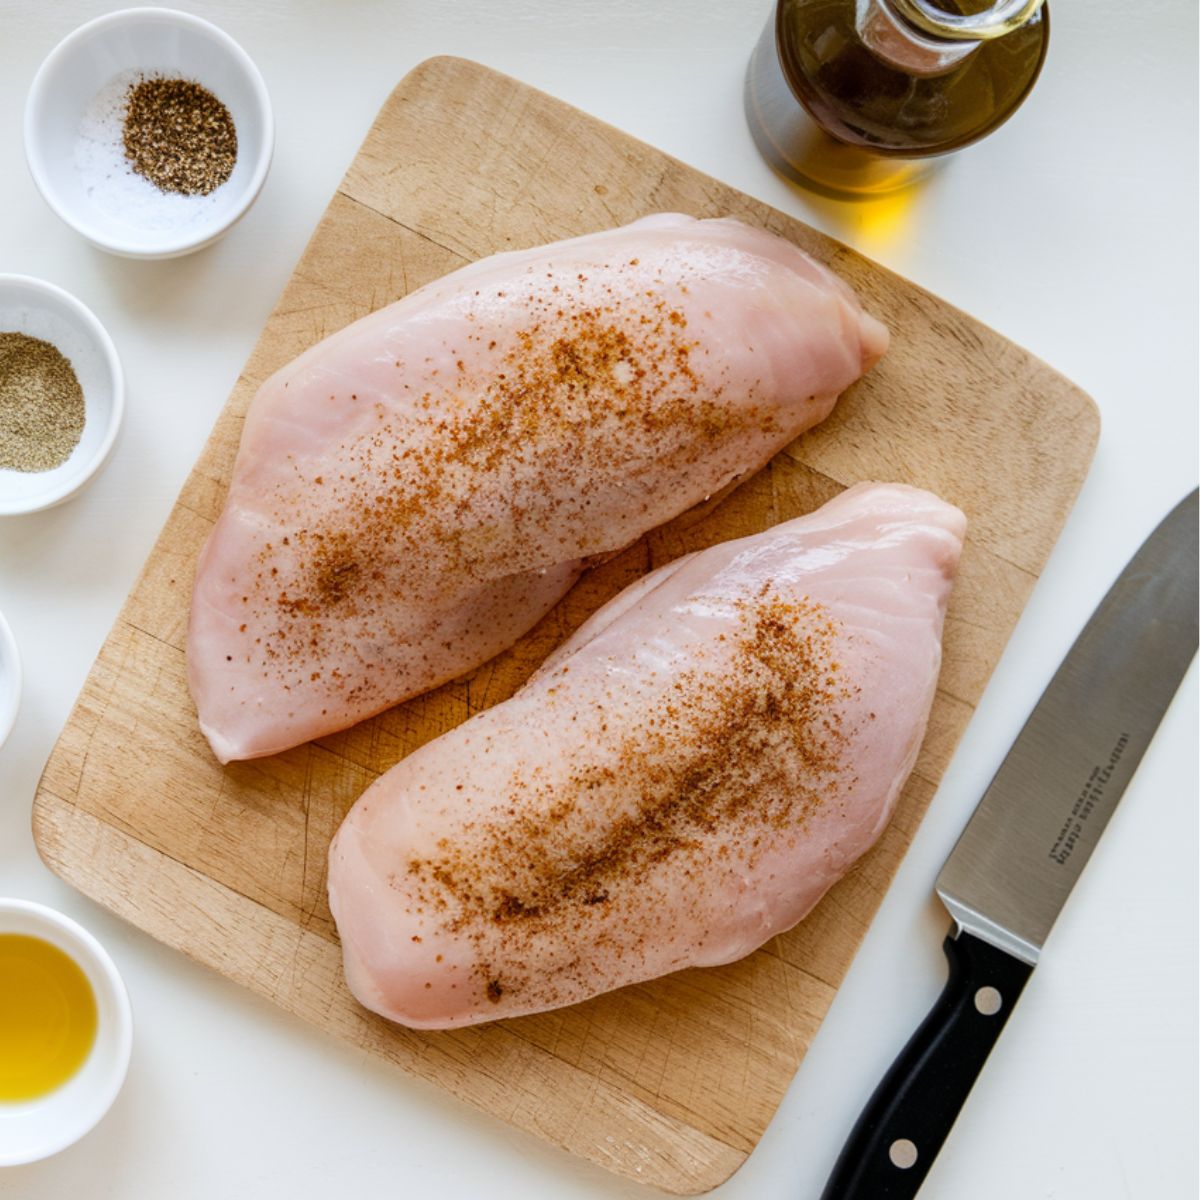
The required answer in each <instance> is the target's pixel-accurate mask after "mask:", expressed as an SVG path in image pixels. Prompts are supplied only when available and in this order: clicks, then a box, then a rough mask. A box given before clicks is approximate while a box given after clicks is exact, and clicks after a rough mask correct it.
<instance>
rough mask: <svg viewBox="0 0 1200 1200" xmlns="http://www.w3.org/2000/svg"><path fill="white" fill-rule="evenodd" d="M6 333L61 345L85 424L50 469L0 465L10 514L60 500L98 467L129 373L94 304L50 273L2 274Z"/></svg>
mask: <svg viewBox="0 0 1200 1200" xmlns="http://www.w3.org/2000/svg"><path fill="white" fill-rule="evenodd" d="M0 333H21V334H24V335H25V336H26V337H31V338H37V339H39V340H40V341H43V342H49V343H50V344H51V345H52V346H55V347H57V348H58V350H59V352H60V353H61V354H62V356H63V357H64V358H65V359H66V360H67V361H68V362H69V363H70V364H71V370H72V371H73V372H74V373H75V378H76V379H78V380H79V386H80V388H81V389H82V391H83V406H84V418H83V432H82V434H81V435H80V438H79V442H78V444H77V445H76V446H75V448H74V449H73V450H72V451H71V453H70V455H69V457H68V458H67V460H66V461H65V462H63V463H62V464H61V465H60V466H57V467H53V468H52V469H50V470H48V471H18V470H13V469H9V468H5V467H2V466H0V517H4V516H14V515H16V514H19V513H31V512H38V511H40V510H41V509H43V508H51V507H53V506H54V505H56V504H61V503H62V502H63V501H64V500H67V499H68V498H70V497H71V496H73V495H75V493H76V492H78V491H79V490H80V489H81V488H82V487H83V486H84V484H86V483H87V482H88V481H89V480H90V479H91V478H92V477H93V476H94V475H95V474H96V472H97V471H98V470H99V469H100V467H101V466H102V465H103V464H104V462H105V460H106V459H107V458H108V456H109V453H110V452H111V451H112V448H113V444H114V443H115V441H116V438H117V430H118V429H119V428H120V425H121V418H122V416H123V414H124V411H125V376H124V373H123V372H122V370H121V360H120V359H119V358H118V357H117V350H116V347H115V346H114V345H113V343H112V338H110V337H109V336H108V333H107V332H106V331H105V329H104V326H103V325H101V324H100V322H99V321H98V320H97V319H96V317H95V314H94V313H93V312H92V311H91V309H89V308H88V307H86V305H84V304H82V303H81V302H80V301H78V300H76V299H75V297H74V296H72V295H71V294H70V293H68V292H64V291H63V290H62V288H60V287H55V286H54V284H52V283H46V282H45V281H44V280H41V279H33V278H31V277H30V276H28V275H0ZM0 416H2V414H0Z"/></svg>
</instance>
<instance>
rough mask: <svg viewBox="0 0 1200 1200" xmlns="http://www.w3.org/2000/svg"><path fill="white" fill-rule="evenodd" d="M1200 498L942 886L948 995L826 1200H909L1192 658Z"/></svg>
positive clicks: (1168, 535)
mask: <svg viewBox="0 0 1200 1200" xmlns="http://www.w3.org/2000/svg"><path fill="white" fill-rule="evenodd" d="M1198 539H1200V509H1198V504H1197V492H1196V491H1193V492H1192V493H1191V495H1190V496H1188V497H1187V498H1186V499H1184V500H1182V501H1181V502H1180V503H1179V504H1178V505H1177V506H1176V507H1175V508H1174V509H1173V510H1172V511H1171V512H1170V513H1169V514H1168V515H1167V516H1166V517H1165V518H1164V520H1163V521H1162V522H1161V523H1160V524H1159V526H1158V528H1157V529H1155V530H1154V532H1153V533H1152V534H1151V535H1150V536H1149V537H1148V538H1147V539H1146V541H1145V542H1143V543H1142V546H1141V548H1140V549H1139V550H1138V551H1137V553H1136V554H1135V555H1134V556H1133V558H1132V559H1131V560H1130V562H1129V564H1128V565H1127V566H1126V567H1125V570H1124V571H1122V572H1121V574H1120V576H1119V577H1118V578H1117V581H1116V582H1115V583H1114V584H1113V586H1112V587H1111V588H1110V589H1109V591H1108V594H1107V595H1106V596H1105V597H1104V599H1103V600H1102V601H1101V602H1100V605H1099V606H1098V607H1097V609H1096V611H1095V612H1094V613H1093V614H1092V616H1091V618H1090V619H1089V620H1088V623H1087V625H1086V626H1084V629H1083V632H1082V633H1081V634H1080V635H1079V637H1078V638H1077V639H1076V640H1075V643H1074V645H1073V646H1072V647H1071V649H1070V650H1069V651H1068V652H1067V656H1066V658H1065V659H1064V660H1063V662H1062V664H1061V665H1060V666H1059V668H1058V670H1057V671H1056V672H1055V674H1054V677H1053V679H1051V681H1050V683H1049V685H1048V686H1047V687H1046V690H1045V691H1044V692H1043V693H1042V697H1041V699H1040V700H1039V701H1038V703H1037V705H1036V706H1035V707H1034V709H1033V712H1032V713H1031V714H1030V716H1029V718H1028V720H1027V721H1026V722H1025V725H1024V727H1023V728H1022V730H1021V733H1020V734H1019V735H1018V737H1017V740H1016V741H1015V742H1014V743H1013V746H1012V748H1011V749H1010V750H1009V752H1008V754H1007V756H1006V757H1005V759H1004V761H1003V763H1001V765H1000V769H999V770H998V771H997V772H996V775H995V777H994V778H993V779H992V782H991V783H990V784H989V785H988V788H987V790H986V791H985V792H984V794H983V797H982V799H981V800H980V802H979V805H978V807H977V808H976V810H975V812H974V814H973V815H972V816H971V819H970V821H968V823H967V826H966V828H965V829H964V830H963V833H962V835H961V837H960V838H959V840H958V843H957V844H956V846H955V847H954V850H953V851H952V852H951V854H950V857H949V858H948V859H947V860H946V864H945V866H944V867H943V868H942V870H941V872H940V874H939V875H938V877H937V882H936V884H935V890H936V892H937V894H938V896H939V897H940V898H941V900H942V902H943V903H944V904H945V906H946V908H947V909H948V910H949V913H950V915H951V917H952V918H953V920H954V927H953V928H952V930H951V932H950V934H949V936H948V937H947V938H946V941H945V944H944V949H945V951H946V957H947V959H948V960H949V963H950V977H949V980H948V982H947V983H946V986H945V989H944V990H943V992H942V994H941V996H940V997H939V998H938V1000H937V1002H936V1003H935V1005H934V1007H933V1009H932V1010H931V1011H930V1013H929V1015H928V1016H927V1017H926V1018H925V1020H924V1022H923V1023H922V1024H921V1027H920V1028H919V1029H918V1030H917V1032H916V1033H915V1034H914V1035H913V1037H912V1039H911V1040H910V1041H909V1043H908V1045H907V1046H905V1048H904V1049H903V1050H902V1051H901V1053H900V1055H899V1057H898V1058H897V1059H896V1061H895V1062H894V1063H893V1064H892V1067H891V1069H890V1070H889V1071H888V1073H887V1074H886V1075H885V1076H884V1079H883V1081H882V1082H881V1083H880V1084H879V1087H878V1088H877V1089H876V1090H875V1093H874V1094H873V1095H872V1097H871V1099H870V1100H869V1101H868V1102H867V1106H866V1108H865V1109H864V1110H863V1112H862V1115H861V1116H860V1117H859V1120H858V1123H857V1124H856V1125H855V1127H854V1130H853V1132H852V1133H851V1135H850V1138H849V1139H848V1141H847V1142H846V1145H845V1148H844V1149H843V1150H842V1153H841V1155H840V1156H839V1158H838V1160H837V1163H836V1165H835V1166H834V1169H833V1173H832V1175H831V1176H830V1179H829V1182H828V1184H827V1185H826V1187H825V1190H824V1192H822V1200H911V1198H912V1197H914V1196H915V1195H916V1194H917V1192H918V1190H919V1189H920V1186H921V1184H922V1182H923V1181H924V1179H925V1176H926V1175H927V1174H928V1172H929V1168H930V1167H931V1166H932V1165H933V1161H934V1159H935V1158H936V1157H937V1153H938V1151H939V1150H940V1149H941V1147H942V1144H943V1142H944V1141H945V1139H946V1137H947V1135H948V1134H949V1132H950V1129H951V1127H952V1126H953V1124H954V1122H955V1120H956V1119H957V1117H958V1114H959V1112H960V1110H961V1109H962V1106H963V1104H964V1103H965V1102H966V1099H967V1096H968V1095H969V1093H970V1091H971V1088H972V1087H973V1086H974V1084H975V1081H976V1079H977V1078H978V1076H979V1073H980V1071H981V1070H982V1068H983V1065H984V1063H985V1062H986V1061H987V1057H988V1055H989V1054H990V1053H991V1050H992V1047H993V1046H994V1045H995V1044H996V1041H997V1039H998V1038H999V1036H1000V1033H1001V1031H1002V1030H1003V1028H1004V1025H1005V1023H1006V1022H1007V1021H1008V1018H1009V1017H1010V1016H1011V1014H1012V1010H1013V1007H1014V1006H1015V1004H1016V1001H1017V999H1018V998H1019V996H1020V994H1021V991H1022V989H1023V988H1024V986H1025V984H1026V982H1027V981H1028V979H1029V977H1030V975H1031V974H1032V973H1033V969H1034V967H1035V966H1036V965H1037V962H1038V958H1039V956H1040V954H1041V951H1042V946H1043V945H1044V943H1045V941H1046V936H1047V935H1048V934H1049V932H1050V929H1051V927H1052V926H1053V924H1054V921H1055V919H1056V918H1057V916H1058V914H1059V912H1060V910H1061V909H1062V907H1063V904H1064V903H1065V902H1066V899H1067V897H1068V895H1069V894H1070V891H1071V888H1072V886H1073V885H1074V883H1075V881H1076V880H1077V879H1078V878H1079V875H1080V872H1081V871H1082V870H1083V868H1084V866H1085V864H1086V863H1087V860H1088V858H1089V857H1090V856H1091V853H1092V851H1093V849H1094V848H1095V846H1096V842H1097V841H1098V840H1099V837H1100V835H1101V833H1103V831H1104V827H1105V826H1106V825H1107V824H1108V820H1109V818H1110V817H1111V816H1112V813H1113V810H1114V809H1115V808H1116V806H1117V801H1118V800H1120V798H1121V795H1122V793H1123V792H1124V791H1125V788H1126V787H1127V786H1128V784H1129V781H1130V779H1131V778H1132V777H1133V774H1134V771H1135V770H1136V768H1137V765H1138V763H1139V762H1140V761H1141V758H1142V756H1143V754H1144V753H1145V751H1146V748H1147V747H1148V746H1149V744H1150V741H1151V739H1152V738H1153V736H1154V732H1155V730H1156V729H1157V728H1158V725H1159V723H1160V721H1161V720H1162V717H1163V715H1164V714H1165V713H1166V711H1167V708H1168V706H1169V705H1170V703H1171V700H1172V698H1173V697H1174V695H1175V692H1176V691H1177V690H1178V688H1179V684H1180V682H1181V681H1182V679H1183V677H1184V675H1185V674H1186V672H1187V670H1188V667H1189V666H1190V665H1191V661H1192V658H1193V657H1194V656H1195V654H1196V648H1197V591H1198V588H1200V583H1198V579H1197V541H1198Z"/></svg>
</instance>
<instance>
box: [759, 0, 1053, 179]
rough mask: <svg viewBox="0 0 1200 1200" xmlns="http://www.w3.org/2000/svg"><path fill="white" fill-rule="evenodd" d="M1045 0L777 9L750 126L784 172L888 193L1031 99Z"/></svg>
mask: <svg viewBox="0 0 1200 1200" xmlns="http://www.w3.org/2000/svg"><path fill="white" fill-rule="evenodd" d="M1049 32H1050V14H1049V6H1048V5H1047V4H1046V3H1045V2H1044V0H999V2H997V0H778V3H777V5H776V8H775V12H774V14H773V16H772V18H771V20H769V21H768V23H767V27H766V29H765V30H764V32H763V36H762V38H761V39H760V40H759V43H758V45H757V47H756V48H755V50H754V53H753V55H752V57H751V60H750V67H749V70H748V72H747V76H746V92H745V102H746V116H747V119H748V121H749V123H750V129H751V132H752V134H753V135H754V140H755V142H756V143H757V145H758V148H759V150H760V151H761V152H762V154H763V156H764V157H765V158H766V159H767V161H768V162H769V163H770V164H771V165H772V166H773V167H774V168H775V169H776V170H777V171H779V172H780V173H781V174H783V175H785V176H786V177H788V178H790V179H792V180H793V181H794V182H797V183H801V184H803V185H805V186H806V187H810V188H813V189H814V190H816V191H819V192H823V193H825V194H828V195H834V196H839V197H843V198H845V197H847V196H872V195H882V194H885V193H887V192H891V191H894V190H896V189H897V188H900V187H904V186H905V185H907V184H909V183H911V182H913V181H914V180H916V179H917V178H919V177H920V176H922V175H924V174H925V173H926V172H927V171H928V170H929V169H930V168H931V167H932V166H933V164H934V163H935V162H936V161H937V157H938V156H939V155H944V154H948V153H949V152H951V151H953V150H958V149H960V148H961V147H963V146H966V145H968V144H969V143H971V142H974V141H977V140H978V139H979V138H982V137H984V136H986V135H987V134H988V133H990V132H991V131H992V130H994V129H996V128H997V127H998V126H999V125H1001V124H1002V123H1003V122H1004V121H1005V120H1007V119H1008V117H1010V116H1011V115H1012V114H1013V113H1014V112H1015V111H1016V109H1017V108H1018V106H1019V105H1020V104H1021V102H1022V101H1023V100H1024V99H1025V97H1026V96H1027V95H1028V94H1029V92H1030V89H1031V88H1032V87H1033V85H1034V83H1035V81H1036V80H1037V77H1038V74H1039V72H1040V71H1041V67H1042V63H1043V61H1044V60H1045V57H1046V46H1047V41H1048V38H1049Z"/></svg>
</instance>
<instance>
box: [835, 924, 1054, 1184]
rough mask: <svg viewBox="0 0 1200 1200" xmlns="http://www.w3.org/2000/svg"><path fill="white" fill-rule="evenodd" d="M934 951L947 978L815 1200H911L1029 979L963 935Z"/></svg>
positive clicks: (1026, 969) (1006, 958)
mask: <svg viewBox="0 0 1200 1200" xmlns="http://www.w3.org/2000/svg"><path fill="white" fill-rule="evenodd" d="M944 949H945V951H946V957H947V958H948V959H949V960H950V978H949V980H948V982H947V983H946V986H945V988H944V989H943V991H942V994H941V996H939V997H938V1001H937V1003H936V1004H935V1005H934V1006H933V1009H932V1011H931V1012H930V1014H929V1016H927V1017H926V1018H925V1020H924V1022H923V1023H922V1025H921V1027H920V1029H918V1030H917V1032H916V1033H915V1034H914V1035H913V1037H912V1040H911V1041H910V1042H909V1043H908V1045H907V1046H905V1047H904V1049H903V1050H902V1051H901V1053H900V1057H899V1058H897V1059H896V1061H895V1062H894V1063H893V1064H892V1067H891V1070H890V1071H888V1073H887V1075H885V1076H884V1079H883V1082H882V1083H881V1084H880V1085H879V1087H877V1088H876V1089H875V1094H874V1095H873V1096H872V1097H871V1099H870V1100H869V1101H868V1102H867V1107H866V1108H865V1109H863V1113H862V1116H860V1117H859V1119H858V1123H857V1124H856V1125H855V1126H854V1131H853V1132H852V1133H851V1134H850V1140H849V1141H848V1142H847V1143H846V1146H845V1149H844V1150H843V1151H842V1153H841V1156H840V1157H839V1158H838V1161H837V1164H836V1165H835V1166H834V1168H833V1174H832V1175H831V1176H830V1178H829V1182H828V1184H826V1185H825V1190H824V1192H822V1193H821V1200H912V1197H914V1196H915V1195H916V1194H917V1191H918V1189H919V1188H920V1186H921V1184H922V1182H923V1181H924V1179H925V1176H926V1174H927V1173H928V1171H929V1168H930V1167H931V1166H932V1165H933V1160H934V1159H935V1158H936V1157H937V1153H938V1151H939V1150H940V1149H941V1148H942V1143H943V1142H944V1141H945V1140H946V1136H947V1134H949V1132H950V1129H951V1127H952V1126H953V1125H954V1122H955V1119H956V1118H957V1117H958V1114H959V1111H960V1109H961V1108H962V1106H963V1104H964V1103H965V1102H966V1099H967V1096H968V1095H969V1094H970V1091H971V1088H972V1087H973V1086H974V1084H975V1080H976V1079H977V1078H978V1076H979V1072H980V1071H981V1070H982V1069H983V1064H984V1063H985V1062H986V1061H987V1057H988V1055H989V1054H990V1053H991V1052H992V1047H993V1046H994V1045H995V1044H996V1039H997V1038H998V1037H999V1036H1000V1031H1001V1030H1002V1029H1003V1028H1004V1025H1005V1022H1007V1020H1008V1018H1009V1014H1010V1013H1011V1012H1012V1010H1013V1007H1014V1006H1015V1005H1016V1002H1017V998H1018V997H1019V996H1020V995H1021V990H1022V989H1023V988H1024V987H1025V984H1026V982H1027V981H1028V979H1029V976H1030V975H1031V974H1032V973H1033V968H1032V967H1031V966H1030V965H1029V964H1028V963H1025V962H1022V961H1021V960H1020V959H1018V958H1014V957H1013V956H1012V955H1011V954H1006V953H1005V952H1004V951H1003V950H997V949H996V948H995V947H994V946H990V945H988V943H987V942H984V941H981V940H980V939H979V938H977V937H974V936H973V935H971V934H969V933H959V934H958V935H957V936H955V935H954V933H951V934H950V936H949V937H947V938H946V941H945V945H944ZM997 1004H998V1007H997Z"/></svg>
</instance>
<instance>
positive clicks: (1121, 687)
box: [937, 492, 1198, 963]
mask: <svg viewBox="0 0 1200 1200" xmlns="http://www.w3.org/2000/svg"><path fill="white" fill-rule="evenodd" d="M1197 519H1198V518H1197V493H1196V492H1192V494H1191V495H1190V496H1188V498H1187V499H1186V500H1183V501H1181V502H1180V504H1179V505H1178V506H1177V507H1176V508H1175V509H1173V510H1172V512H1171V513H1170V514H1169V515H1168V516H1167V517H1166V519H1165V520H1164V521H1163V522H1162V524H1160V525H1159V527H1158V528H1157V529H1156V530H1155V531H1154V532H1153V533H1152V534H1151V535H1150V537H1149V538H1147V539H1146V541H1145V542H1144V543H1143V544H1142V547H1141V549H1140V550H1138V552H1137V554H1135V555H1134V557H1133V559H1132V560H1131V561H1130V563H1129V565H1128V566H1127V567H1126V568H1125V570H1124V571H1122V572H1121V575H1120V577H1119V578H1118V579H1117V581H1116V583H1114V584H1113V586H1112V587H1111V588H1110V589H1109V592H1108V595H1107V596H1105V597H1104V599H1103V600H1102V601H1101V602H1100V606H1099V607H1098V608H1097V609H1096V611H1095V612H1094V613H1093V614H1092V617H1091V619H1090V620H1089V621H1088V623H1087V625H1086V626H1085V627H1084V630H1083V632H1082V633H1081V634H1080V635H1079V637H1078V638H1077V639H1076V641H1075V644H1074V645H1073V646H1072V647H1071V649H1070V651H1069V652H1068V654H1067V657H1066V658H1065V659H1064V660H1063V662H1062V665H1061V666H1060V667H1059V668H1058V671H1057V672H1056V673H1055V675H1054V678H1053V679H1052V680H1051V681H1050V684H1049V686H1048V687H1047V688H1046V690H1045V692H1043V693H1042V698H1041V699H1040V700H1039V701H1038V703H1037V706H1036V707H1035V708H1034V710H1033V712H1032V713H1031V714H1030V717H1029V720H1028V721H1026V722H1025V727H1024V728H1023V729H1022V730H1021V734H1020V736H1019V737H1018V738H1017V740H1016V741H1015V742H1014V743H1013V747H1012V749H1011V750H1010V751H1009V752H1008V756H1007V757H1006V758H1005V760H1004V762H1003V763H1002V764H1001V766H1000V769H999V770H998V771H997V772H996V776H995V778H994V779H993V780H992V782H991V784H990V785H989V786H988V789H987V791H986V792H984V795H983V799H982V800H981V801H980V803H979V807H978V808H977V809H976V810H975V814H974V816H972V817H971V820H970V822H969V823H968V824H967V827H966V829H965V830H964V831H963V834H962V837H961V838H959V841H958V845H957V846H955V848H954V851H953V853H952V854H951V855H950V857H949V858H948V859H947V860H946V865H945V866H944V867H943V868H942V872H941V874H940V875H939V876H938V879H937V893H938V895H939V896H940V897H941V898H942V900H943V902H944V903H945V905H946V907H947V908H948V909H949V910H950V914H951V916H953V917H954V919H955V920H956V921H957V922H958V924H959V926H960V927H961V928H963V929H966V930H968V931H969V932H971V933H974V934H975V935H976V936H978V937H981V938H983V939H984V940H985V941H987V942H990V943H991V944H992V945H994V946H998V947H999V948H1000V949H1002V950H1007V951H1008V952H1009V953H1011V954H1015V955H1016V956H1017V957H1019V958H1022V959H1024V960H1025V961H1026V962H1030V963H1036V962H1037V959H1038V954H1039V953H1040V951H1041V948H1042V944H1043V943H1044V942H1045V940H1046V935H1047V934H1048V933H1049V932H1050V927H1051V926H1052V925H1053V924H1054V921H1055V918H1056V917H1057V916H1058V913H1059V910H1060V909H1061V908H1062V906H1063V904H1064V902H1065V901H1066V898H1067V895H1068V894H1069V893H1070V891H1071V888H1072V886H1073V885H1074V883H1075V880H1076V879H1077V878H1078V877H1079V873H1080V871H1082V870H1083V868H1084V865H1085V864H1086V863H1087V860H1088V858H1089V857H1090V856H1091V853H1092V850H1093V849H1094V847H1095V845H1096V842H1097V840H1098V839H1099V837H1100V835H1101V833H1103V832H1104V827H1105V825H1107V824H1108V819H1109V817H1110V816H1112V813H1113V809H1114V808H1116V805H1117V801H1118V800H1120V798H1121V794H1122V792H1124V791H1125V787H1126V785H1127V784H1128V783H1129V780H1130V779H1131V778H1132V776H1133V773H1134V770H1135V769H1136V768H1137V765H1138V763H1139V762H1140V761H1141V758H1142V755H1143V754H1144V753H1145V750H1146V747H1147V746H1148V745H1149V744H1150V739H1151V738H1152V737H1153V736H1154V731H1155V730H1156V729H1157V728H1158V724H1159V721H1160V720H1161V719H1162V716H1163V714H1164V713H1165V712H1166V710H1167V706H1168V705H1169V704H1170V702H1171V698H1172V697H1173V696H1174V695H1175V692H1176V690H1177V689H1178V687H1179V683H1180V681H1181V680H1182V679H1183V676H1184V674H1185V673H1186V672H1187V669H1188V667H1189V665H1190V664H1191V661H1192V658H1193V656H1194V655H1195V653H1196V640H1197V586H1198V585H1197V565H1196V563H1197Z"/></svg>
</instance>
